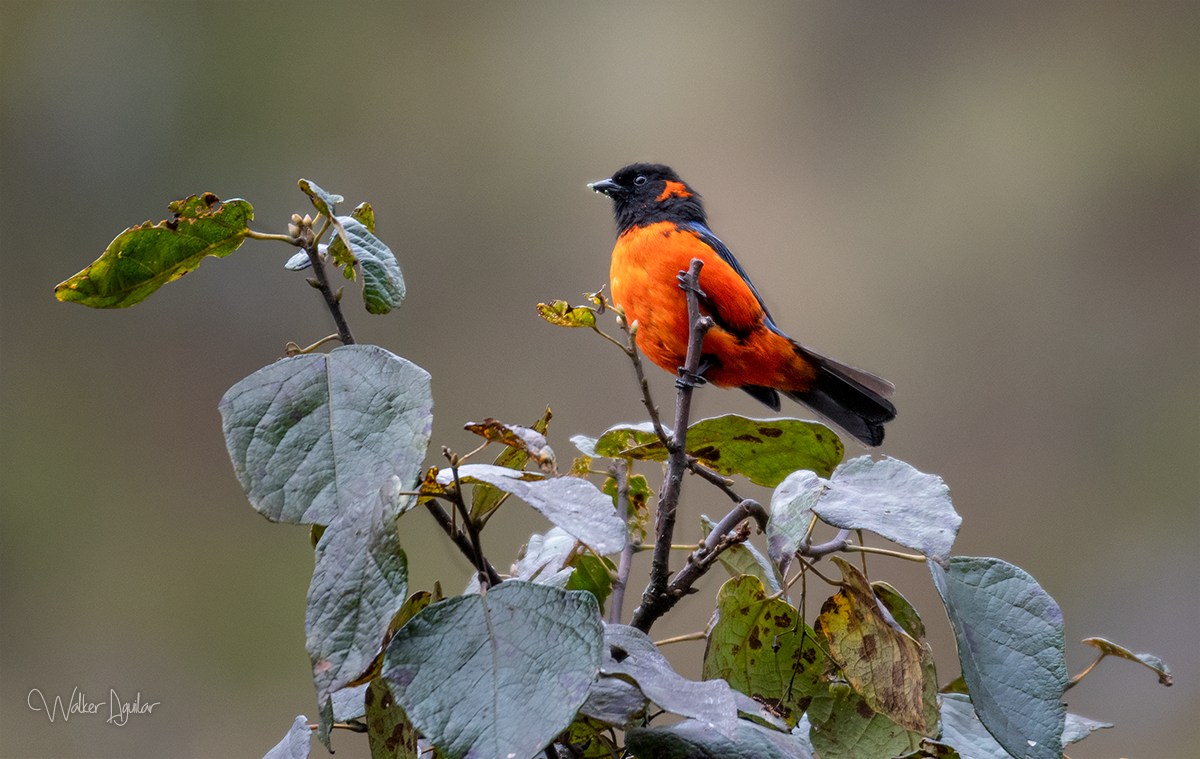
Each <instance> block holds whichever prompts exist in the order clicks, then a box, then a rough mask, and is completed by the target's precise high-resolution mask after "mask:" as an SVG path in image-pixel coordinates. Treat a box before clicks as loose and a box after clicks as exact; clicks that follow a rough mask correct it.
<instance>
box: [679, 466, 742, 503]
mask: <svg viewBox="0 0 1200 759" xmlns="http://www.w3.org/2000/svg"><path fill="white" fill-rule="evenodd" d="M688 471H689V472H691V473H692V474H694V475H697V476H699V477H700V479H702V480H707V481H708V482H711V483H712V484H713V485H716V486H717V489H718V490H720V491H721V492H722V493H724V494H725V495H727V496H729V498H730V499H731V500H732V501H733V502H734V503H741V502H742V497H741V496H740V495H738V494H737V492H735V491H734V489H733V480H727V479H725V478H724V477H722V476H721V475H719V474H717V473H716V472H714V471H713V470H711V469H709V468H708V467H706V466H704V465H703V464H701V463H700V462H699V461H697V460H696V459H695V458H694V457H692V456H688Z"/></svg>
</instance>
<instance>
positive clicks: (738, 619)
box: [703, 575, 826, 727]
mask: <svg viewBox="0 0 1200 759" xmlns="http://www.w3.org/2000/svg"><path fill="white" fill-rule="evenodd" d="M797 616H798V613H797V611H796V609H795V607H793V606H792V605H791V604H789V603H788V602H787V601H784V600H783V599H781V598H777V599H774V600H770V601H768V600H767V594H766V591H765V590H764V589H763V584H762V581H761V580H759V579H758V578H757V577H753V576H751V575H742V576H740V577H735V578H733V579H732V580H729V581H728V582H726V583H725V584H724V585H722V586H721V590H720V592H719V593H717V621H716V624H714V625H713V626H712V628H711V629H710V630H709V633H708V644H707V646H706V647H705V651H704V668H703V677H704V679H705V680H713V679H715V678H721V679H723V680H725V681H726V682H727V683H729V685H730V687H732V688H733V689H734V690H738V691H741V692H742V693H745V694H746V695H747V696H750V697H751V698H753V699H754V700H755V701H758V702H759V703H762V704H765V705H766V706H767V707H768V708H769V709H770V710H771V712H773V713H774V714H775V715H776V716H778V717H780V718H781V719H783V720H784V722H786V723H787V725H788V727H795V726H796V722H797V721H799V719H800V715H801V714H803V713H804V710H805V709H807V708H808V704H809V702H810V701H812V699H813V696H814V695H816V694H817V693H819V692H822V691H824V690H825V688H826V686H825V685H824V683H821V682H820V678H821V672H822V670H823V669H824V667H825V656H824V654H822V653H821V649H820V648H819V647H818V646H817V643H816V640H815V638H814V633H813V631H812V629H811V628H810V627H809V626H808V625H806V624H804V623H803V622H799V624H797Z"/></svg>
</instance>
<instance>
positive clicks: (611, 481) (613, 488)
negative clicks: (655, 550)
mask: <svg viewBox="0 0 1200 759" xmlns="http://www.w3.org/2000/svg"><path fill="white" fill-rule="evenodd" d="M601 490H603V491H604V494H605V495H607V496H608V497H609V498H612V499H613V505H614V506H615V505H617V501H618V496H619V494H618V493H617V479H616V478H615V477H609V478H607V479H605V480H604V485H603V486H601ZM653 497H654V491H653V490H651V489H650V483H649V482H648V481H647V480H646V477H645V475H641V474H634V475H631V476H630V477H629V508H628V510H627V513H626V514H625V521H626V522H627V523H628V525H629V529H630V531H631V533H636V534H637V538H638V539H639V540H640V541H641V542H642V543H645V542H646V536H647V530H648V528H649V526H650V499H651V498H653Z"/></svg>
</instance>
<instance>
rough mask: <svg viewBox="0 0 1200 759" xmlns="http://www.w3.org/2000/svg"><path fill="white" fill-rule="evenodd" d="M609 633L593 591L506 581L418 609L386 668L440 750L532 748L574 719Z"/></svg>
mask: <svg viewBox="0 0 1200 759" xmlns="http://www.w3.org/2000/svg"><path fill="white" fill-rule="evenodd" d="M603 639H604V638H603V633H602V631H601V624H600V618H599V609H598V608H597V606H596V601H595V598H594V597H593V596H592V595H591V594H590V593H579V592H570V591H561V590H556V589H554V588H548V587H546V586H543V585H534V584H532V583H526V582H521V581H519V580H509V581H507V582H504V583H502V584H500V585H497V586H496V587H494V588H491V589H490V590H488V591H487V592H486V593H482V594H475V595H468V596H458V597H456V598H451V599H448V600H446V601H443V602H441V603H437V604H433V605H432V606H429V607H427V608H426V609H425V610H423V611H422V612H421V613H420V614H418V615H417V616H416V617H413V619H412V620H410V621H409V623H408V624H407V625H405V626H404V627H403V628H402V629H401V630H400V632H399V633H397V634H396V637H395V638H393V639H392V642H391V643H390V644H389V645H388V648H387V653H386V654H385V655H384V664H383V671H384V677H385V678H386V679H387V681H388V685H389V687H390V688H391V691H392V694H393V695H394V696H395V697H396V700H397V702H399V703H400V704H402V705H403V706H404V709H405V711H406V712H407V713H408V718H409V719H410V720H411V721H412V723H413V725H415V726H416V727H417V728H418V729H419V730H420V731H421V733H422V734H423V735H424V736H425V737H426V738H427V739H428V740H429V741H430V742H431V743H432V744H433V745H435V746H437V748H438V751H439V755H441V756H444V757H451V759H458V757H464V756H468V755H469V756H471V757H472V759H475V758H476V757H478V759H505V757H510V756H511V757H532V756H533V755H534V754H535V753H537V752H538V751H539V750H541V748H542V747H543V746H545V745H546V744H548V743H549V742H550V741H551V740H553V739H554V736H556V735H558V734H559V733H560V732H561V731H562V730H564V729H565V728H566V727H567V726H568V725H570V724H571V722H572V720H573V719H574V717H575V713H576V711H577V710H578V709H579V707H580V705H581V704H582V703H583V702H584V699H585V698H586V697H587V694H588V690H589V687H590V685H591V683H592V681H593V680H595V678H596V674H597V672H598V671H599V669H600V657H601V649H602V644H603Z"/></svg>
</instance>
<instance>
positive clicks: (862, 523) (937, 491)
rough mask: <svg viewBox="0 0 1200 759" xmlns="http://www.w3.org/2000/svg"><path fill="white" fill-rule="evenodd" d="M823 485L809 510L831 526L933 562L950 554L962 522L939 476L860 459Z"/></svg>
mask: <svg viewBox="0 0 1200 759" xmlns="http://www.w3.org/2000/svg"><path fill="white" fill-rule="evenodd" d="M825 484H826V490H825V492H824V493H823V494H822V495H821V497H820V499H819V500H818V501H817V503H816V504H815V505H814V506H813V510H814V511H815V512H816V513H817V516H819V517H821V519H823V520H825V521H826V522H828V523H829V524H831V525H833V526H834V527H841V528H844V529H847V530H860V529H861V530H870V531H871V532H874V533H875V534H877V535H882V536H883V537H885V538H887V539H888V540H891V541H893V542H895V543H899V544H900V545H902V546H907V547H909V548H912V549H914V550H917V551H920V552H921V553H922V554H924V555H925V556H929V557H931V558H935V559H939V560H943V559H945V558H946V557H947V556H949V555H950V548H951V546H953V545H954V538H955V536H956V535H957V534H958V527H959V525H960V524H962V519H961V518H960V517H959V516H958V514H956V513H955V511H954V507H953V506H952V505H951V504H950V489H949V488H948V487H946V483H944V482H942V478H941V477H938V476H937V475H934V474H924V473H922V472H918V471H917V470H916V469H914V468H913V467H911V466H909V465H908V464H906V463H904V462H903V461H899V460H897V459H892V458H885V459H883V460H882V461H872V460H871V458H870V457H869V456H860V457H859V458H856V459H853V460H851V461H847V462H846V463H844V464H842V465H841V466H839V467H838V468H837V470H836V471H835V472H834V473H833V476H832V477H831V478H830V479H829V480H828V481H827V482H826V483H825Z"/></svg>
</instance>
